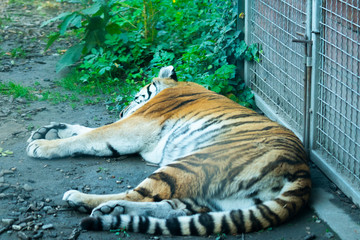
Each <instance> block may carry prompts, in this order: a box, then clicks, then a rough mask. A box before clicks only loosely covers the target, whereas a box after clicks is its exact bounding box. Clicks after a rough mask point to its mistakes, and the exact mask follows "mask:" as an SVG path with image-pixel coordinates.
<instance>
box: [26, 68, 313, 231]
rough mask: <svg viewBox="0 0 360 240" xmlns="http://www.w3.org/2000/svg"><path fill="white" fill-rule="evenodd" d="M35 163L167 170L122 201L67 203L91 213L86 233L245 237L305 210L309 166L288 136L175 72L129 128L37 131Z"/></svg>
mask: <svg viewBox="0 0 360 240" xmlns="http://www.w3.org/2000/svg"><path fill="white" fill-rule="evenodd" d="M28 142H29V144H28V146H27V149H26V151H27V154H28V156H30V157H32V158H45V159H52V158H62V157H70V156H77V155H83V154H86V155H95V156H119V155H124V154H133V153H139V154H140V155H141V156H142V158H143V159H145V160H146V161H147V162H150V163H153V164H156V165H158V166H159V168H158V169H157V170H156V171H154V172H153V173H152V174H150V175H149V176H148V177H147V178H145V179H144V180H143V181H142V182H141V183H140V184H139V185H138V186H136V187H135V188H134V189H132V190H128V191H126V192H122V193H119V194H105V195H97V194H85V193H82V192H80V191H77V190H69V191H67V192H65V193H64V195H63V200H64V201H65V202H67V204H68V205H69V206H70V207H72V208H74V209H75V210H78V211H81V212H88V213H90V216H88V217H85V218H83V219H82V220H81V222H80V226H81V228H82V229H85V230H93V231H104V230H110V229H126V231H128V232H139V233H144V234H152V235H179V236H186V235H191V236H208V235H213V234H233V235H238V234H244V233H249V232H254V231H259V230H262V229H267V228H269V227H274V226H277V225H279V224H281V223H284V222H285V221H287V220H289V219H291V218H292V217H294V216H295V215H296V214H297V213H298V212H299V211H300V209H302V208H303V207H304V206H306V204H307V202H308V200H309V197H310V192H311V179H310V170H309V164H308V161H309V160H308V157H307V154H306V151H305V150H304V147H303V145H302V142H301V141H300V140H299V139H298V138H297V137H296V135H295V134H294V133H293V132H292V131H290V130H289V129H287V128H285V127H283V126H282V125H280V124H278V123H276V122H274V121H272V120H270V119H269V118H267V117H266V116H264V115H262V114H259V113H257V112H256V111H254V110H251V109H248V108H246V107H243V106H241V105H240V104H238V103H236V102H234V101H232V100H230V99H229V98H227V97H225V96H223V95H220V94H217V93H215V92H213V91H210V90H208V89H206V88H205V87H203V86H201V85H199V84H197V83H193V82H186V81H178V79H177V75H176V73H175V70H174V67H173V66H167V67H163V68H161V69H160V73H159V75H158V77H155V78H154V79H153V80H152V82H151V83H150V84H148V85H146V86H145V87H144V88H142V89H141V90H140V91H139V92H138V93H137V94H136V95H135V98H134V100H133V102H131V103H130V104H129V105H128V107H126V108H125V109H124V110H123V111H122V112H121V113H120V119H119V120H118V121H116V122H114V123H112V124H109V125H105V126H101V127H98V128H88V127H84V126H81V125H71V124H65V123H51V124H50V125H47V126H44V127H41V128H39V129H38V130H36V131H34V132H33V133H32V134H31V136H30V138H29V140H28Z"/></svg>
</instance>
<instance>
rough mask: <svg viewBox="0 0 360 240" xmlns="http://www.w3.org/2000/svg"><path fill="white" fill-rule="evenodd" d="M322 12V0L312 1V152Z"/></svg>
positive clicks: (312, 146)
mask: <svg viewBox="0 0 360 240" xmlns="http://www.w3.org/2000/svg"><path fill="white" fill-rule="evenodd" d="M320 11H321V2H320V0H312V27H311V29H312V31H311V39H312V41H313V47H312V66H313V68H312V74H311V79H313V81H312V82H311V100H310V109H309V113H310V126H309V127H310V136H309V148H310V150H312V149H314V148H315V145H316V139H317V136H316V122H317V114H316V113H317V111H318V102H317V97H318V90H319V89H318V80H319V54H318V53H319V47H320V45H319V40H320V38H319V37H320V29H319V24H320Z"/></svg>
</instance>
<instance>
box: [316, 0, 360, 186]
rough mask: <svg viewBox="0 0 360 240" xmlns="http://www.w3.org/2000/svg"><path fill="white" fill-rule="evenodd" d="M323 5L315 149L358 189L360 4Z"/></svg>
mask: <svg viewBox="0 0 360 240" xmlns="http://www.w3.org/2000/svg"><path fill="white" fill-rule="evenodd" d="M359 2H360V1H359V0H356V1H354V0H327V1H322V6H321V19H320V49H319V52H318V54H319V57H320V64H319V72H320V76H319V80H318V81H319V82H318V86H317V88H318V96H315V97H318V100H317V102H318V106H317V109H318V111H317V117H316V119H317V123H315V124H316V139H317V140H316V144H315V145H314V147H315V149H316V150H317V151H318V152H320V153H322V154H324V153H325V156H326V157H324V158H323V161H327V163H328V164H329V165H331V166H332V167H334V168H335V169H336V171H337V172H339V174H341V177H343V178H345V179H347V181H349V182H351V183H353V186H355V187H356V188H357V189H358V190H359V189H360V8H359V7H360V4H359Z"/></svg>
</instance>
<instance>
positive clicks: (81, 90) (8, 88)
mask: <svg viewBox="0 0 360 240" xmlns="http://www.w3.org/2000/svg"><path fill="white" fill-rule="evenodd" d="M70 78H72V77H71V76H69V77H67V78H64V79H62V80H60V81H59V82H58V83H57V84H58V85H59V87H60V88H63V89H65V90H69V91H71V92H69V93H64V91H61V90H59V89H57V90H51V91H50V90H40V87H41V84H40V83H39V82H35V83H34V87H26V86H23V85H21V84H16V83H13V82H8V83H0V94H2V95H12V96H14V98H25V99H26V100H29V101H47V102H49V103H51V104H59V103H63V102H69V103H70V106H71V107H72V108H74V109H75V108H77V107H78V106H79V105H91V104H96V103H99V102H101V101H104V100H105V98H104V97H102V96H98V94H99V92H100V91H106V92H109V91H112V90H113V87H108V86H106V85H105V84H103V85H96V86H95V85H92V86H89V85H84V84H80V83H79V85H77V84H78V83H77V82H76V78H75V80H74V79H70Z"/></svg>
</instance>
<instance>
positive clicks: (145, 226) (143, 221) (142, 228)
mask: <svg viewBox="0 0 360 240" xmlns="http://www.w3.org/2000/svg"><path fill="white" fill-rule="evenodd" d="M138 217H139V232H140V233H147V231H148V230H149V226H150V221H149V218H148V217H145V216H138Z"/></svg>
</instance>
